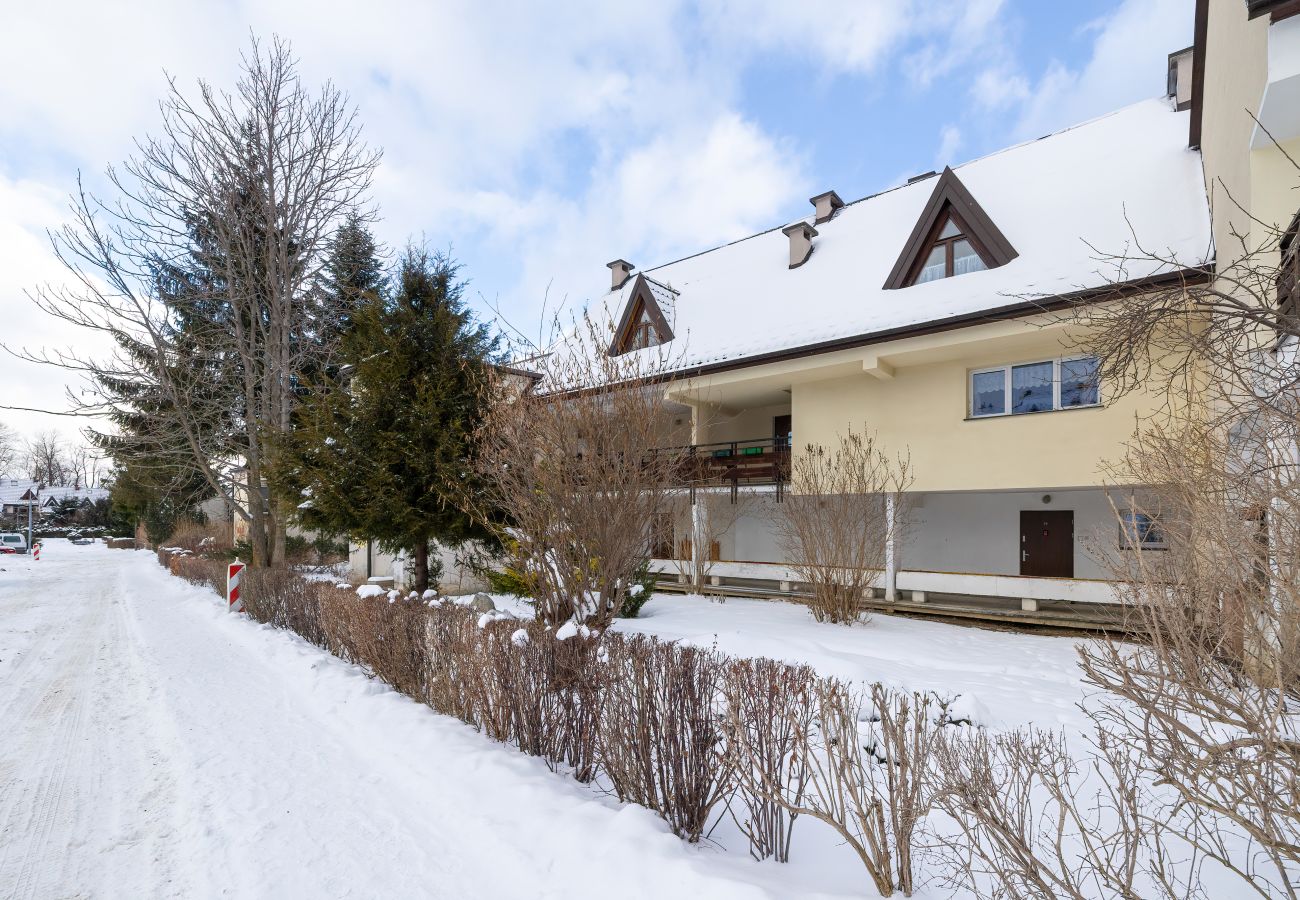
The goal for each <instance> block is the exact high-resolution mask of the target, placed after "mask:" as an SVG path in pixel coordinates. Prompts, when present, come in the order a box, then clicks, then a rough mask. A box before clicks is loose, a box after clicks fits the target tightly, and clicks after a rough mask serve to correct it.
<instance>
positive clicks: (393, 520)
mask: <svg viewBox="0 0 1300 900" xmlns="http://www.w3.org/2000/svg"><path fill="white" fill-rule="evenodd" d="M495 351H496V342H495V340H494V339H493V337H492V336H491V334H490V332H489V330H488V329H487V327H486V326H485V325H483V324H482V323H480V322H478V321H477V320H476V318H475V317H474V315H473V313H472V312H471V311H470V310H469V309H468V308H467V307H466V305H465V301H464V283H463V282H461V281H460V280H459V279H458V266H457V265H456V264H455V263H454V262H452V261H451V260H450V259H448V258H447V257H445V256H442V255H432V254H430V253H428V252H427V251H425V250H424V249H422V248H418V247H411V248H408V249H407V250H406V252H405V253H404V254H403V255H402V258H401V259H400V260H399V262H398V265H397V268H396V271H395V273H394V276H393V279H392V284H391V285H390V286H389V287H388V289H387V291H385V292H384V293H382V294H380V293H377V292H370V293H368V294H366V295H364V296H363V297H361V299H360V302H359V303H358V304H357V305H356V306H355V308H354V310H353V315H352V318H351V321H350V322H349V327H348V330H347V332H346V333H345V334H344V335H343V337H342V342H341V356H342V360H343V362H344V363H345V367H344V369H343V372H342V375H341V377H336V378H333V379H331V380H330V381H329V382H328V383H325V384H322V385H321V386H320V387H319V389H317V390H313V391H312V392H310V393H309V395H308V396H307V397H306V398H305V399H304V402H303V405H302V407H301V408H300V410H299V414H300V418H299V427H298V428H297V429H295V431H294V433H293V435H292V436H291V438H290V439H289V441H288V442H287V444H286V446H285V447H284V450H283V453H282V456H281V465H280V466H279V467H278V469H279V472H280V476H279V477H280V484H281V487H282V489H284V490H293V491H297V492H299V493H301V494H302V495H303V496H304V497H305V498H306V502H305V504H304V506H303V507H302V509H301V516H302V519H303V522H304V524H307V525H310V526H312V527H316V528H319V529H322V530H326V531H332V532H334V533H346V534H349V535H351V536H353V537H355V538H359V539H371V540H374V541H376V542H377V543H378V544H379V545H380V546H381V547H382V548H384V549H386V550H388V551H390V552H392V551H399V550H401V551H405V552H407V553H408V554H409V556H410V559H411V562H412V577H411V582H412V586H413V587H414V588H415V589H417V590H424V589H425V588H426V587H428V585H429V582H430V576H431V574H433V575H434V576H435V577H436V574H437V573H436V572H434V573H431V572H430V566H429V546H430V543H431V542H432V541H437V542H439V543H441V544H443V545H447V546H459V545H461V544H463V543H464V542H465V541H468V540H490V539H491V536H490V534H489V533H488V532H487V531H486V530H484V529H483V528H481V527H480V526H479V525H478V524H476V522H475V520H474V519H472V518H471V517H470V516H468V515H467V514H466V513H465V512H464V511H463V509H462V506H461V504H459V503H458V502H457V501H458V498H459V497H462V496H464V493H463V492H464V491H465V489H466V485H467V484H472V481H473V477H474V476H473V474H472V472H471V467H470V460H471V454H472V452H473V435H474V431H475V429H476V428H477V427H478V424H479V422H480V420H481V415H482V409H483V406H482V404H483V403H484V402H485V394H484V391H483V388H484V385H485V381H486V376H487V372H488V366H489V364H490V361H491V357H492V355H493V354H494V353H495Z"/></svg>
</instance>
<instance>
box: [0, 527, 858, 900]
mask: <svg viewBox="0 0 1300 900" xmlns="http://www.w3.org/2000/svg"><path fill="white" fill-rule="evenodd" d="M810 833H811V832H810ZM800 840H801V838H800V836H798V835H796V838H795V841H796V846H798V843H799V841H800ZM811 843H812V842H810V844H811ZM823 848H824V849H825V851H826V853H829V854H830V857H831V858H830V859H829V860H827V859H826V858H825V854H824V853H822V852H817V853H812V852H810V853H808V854H806V857H807V860H806V862H805V863H804V864H803V865H801V866H798V867H796V866H793V865H791V866H785V867H783V866H778V865H776V864H771V863H768V864H763V865H759V864H756V863H753V862H752V861H750V860H749V859H748V857H747V856H746V854H745V852H744V848H743V846H741V847H738V848H734V852H725V853H724V852H723V851H722V850H721V849H720V848H719V847H717V846H701V847H690V846H688V845H686V844H683V843H682V842H681V841H679V840H678V839H677V838H676V837H674V836H672V835H671V834H670V833H668V831H667V830H666V828H665V826H664V825H663V824H662V823H661V822H660V821H659V820H658V819H657V818H656V817H655V816H654V815H653V814H651V813H650V812H649V811H647V810H644V809H640V808H638V807H635V806H620V805H619V804H617V803H616V802H615V801H613V800H612V799H610V798H608V797H604V796H601V795H600V794H598V793H597V792H595V791H594V790H592V789H591V788H589V787H585V786H583V785H580V784H578V783H577V782H575V781H572V780H571V779H569V778H567V777H565V776H563V775H557V774H555V773H552V772H550V771H549V770H547V769H546V767H545V766H544V765H543V764H542V762H541V761H540V760H537V759H534V758H530V757H527V756H524V755H522V754H520V753H518V752H517V751H515V750H514V749H512V748H509V747H505V746H502V745H499V744H494V743H492V742H491V741H489V740H488V739H487V738H485V737H483V736H482V735H480V734H477V733H476V732H474V731H473V730H471V729H470V728H468V727H467V726H465V725H463V724H461V723H460V722H457V721H455V720H453V719H450V718H447V717H444V716H439V715H437V714H435V713H433V712H432V711H430V710H429V709H427V708H425V707H423V706H420V705H418V704H416V703H414V702H413V701H410V700H408V699H406V698H404V697H401V696H400V695H398V694H396V693H394V692H392V691H390V690H388V689H387V688H385V687H384V686H382V685H380V684H378V683H377V682H375V681H373V680H371V679H369V678H367V677H366V676H365V675H364V673H362V672H361V671H360V670H359V669H357V668H356V667H353V666H349V665H346V664H344V663H342V662H340V661H338V660H336V659H334V658H332V657H330V656H329V655H327V654H325V653H324V652H322V651H320V650H317V649H316V648H314V647H312V646H310V645H308V644H306V643H305V642H303V641H302V640H300V639H298V638H297V637H296V636H294V635H291V634H288V633H285V632H281V631H276V630H274V629H271V628H268V627H262V626H257V625H255V624H253V623H251V622H249V621H248V620H247V619H246V618H245V617H242V616H238V617H237V616H231V615H229V614H227V613H226V612H225V611H224V609H223V608H222V603H221V601H220V599H219V598H217V597H216V596H214V595H213V594H212V593H211V592H210V591H208V590H207V589H206V588H199V587H195V586H192V585H189V584H187V583H185V582H183V581H181V580H180V579H177V578H173V577H172V576H170V575H168V574H167V573H166V571H165V570H163V569H162V568H161V567H159V566H158V564H157V562H156V561H155V559H154V557H153V555H152V554H150V553H146V552H143V551H139V552H134V551H126V550H108V549H107V548H106V547H104V545H102V544H95V545H91V546H86V547H76V546H72V545H70V544H68V543H67V542H66V541H54V540H52V541H49V542H47V543H46V545H45V548H44V551H43V552H42V554H41V559H40V561H39V562H38V561H35V560H33V559H32V558H31V557H13V556H8V557H0V897H5V898H30V897H40V898H44V897H129V898H144V897H187V898H188V897H211V896H224V897H275V898H289V897H363V896H364V897H401V898H408V897H455V898H465V897H485V898H496V897H502V898H505V897H510V898H519V897H564V898H583V897H599V898H601V900H607V898H608V897H610V896H621V897H678V896H694V897H709V898H715V897H717V898H766V897H771V898H776V897H813V896H842V895H845V894H847V893H848V892H850V891H852V892H853V893H860V892H861V890H862V889H863V883H862V880H861V876H860V875H859V874H858V872H857V870H856V868H855V865H854V863H853V861H852V859H851V858H850V857H851V854H850V853H849V852H847V849H846V848H844V847H836V846H833V844H831V843H828V842H817V848H816V849H817V850H818V851H821V850H822V849H823ZM809 849H810V850H812V849H813V848H812V847H811V846H810V848H809Z"/></svg>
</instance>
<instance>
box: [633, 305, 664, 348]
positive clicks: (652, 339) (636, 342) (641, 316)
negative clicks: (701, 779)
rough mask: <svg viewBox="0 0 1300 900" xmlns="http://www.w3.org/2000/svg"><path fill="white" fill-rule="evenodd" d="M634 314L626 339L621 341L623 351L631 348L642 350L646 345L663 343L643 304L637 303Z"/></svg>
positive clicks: (651, 345)
mask: <svg viewBox="0 0 1300 900" xmlns="http://www.w3.org/2000/svg"><path fill="white" fill-rule="evenodd" d="M637 310H638V315H636V316H635V317H634V318H633V320H632V322H631V324H630V326H629V328H628V333H627V340H626V341H624V342H623V352H624V353H627V352H628V351H631V350H644V349H645V348H646V347H658V346H659V345H660V344H662V343H663V339H662V338H660V337H659V330H658V329H657V328H655V323H654V321H653V320H652V319H651V318H650V313H648V312H646V308H645V304H643V303H642V304H639V305H638V307H637Z"/></svg>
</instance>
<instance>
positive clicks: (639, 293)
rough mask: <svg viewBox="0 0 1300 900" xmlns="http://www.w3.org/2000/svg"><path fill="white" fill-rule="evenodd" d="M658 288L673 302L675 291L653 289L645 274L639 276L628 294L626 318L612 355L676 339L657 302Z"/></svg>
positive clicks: (619, 327) (618, 330)
mask: <svg viewBox="0 0 1300 900" xmlns="http://www.w3.org/2000/svg"><path fill="white" fill-rule="evenodd" d="M655 289H658V290H660V291H661V293H662V294H663V295H664V296H665V297H666V298H668V299H671V297H672V295H673V293H674V292H673V291H672V289H671V288H668V287H664V286H662V285H656V288H652V287H651V284H650V281H649V280H648V279H647V278H646V277H645V275H638V276H636V280H635V281H634V282H633V283H632V289H631V290H630V291H629V292H628V300H627V304H626V305H625V306H624V307H623V316H622V318H621V319H620V320H619V323H618V325H616V326H615V328H614V340H613V342H612V343H611V344H610V347H609V355H610V356H618V355H619V354H620V353H631V352H632V351H634V350H645V349H646V348H647V347H658V346H659V345H660V344H666V343H668V342H669V341H671V340H672V339H673V330H672V328H671V327H670V326H669V325H668V318H667V317H666V316H665V315H664V311H663V307H661V306H660V305H659V301H658V300H656V299H655Z"/></svg>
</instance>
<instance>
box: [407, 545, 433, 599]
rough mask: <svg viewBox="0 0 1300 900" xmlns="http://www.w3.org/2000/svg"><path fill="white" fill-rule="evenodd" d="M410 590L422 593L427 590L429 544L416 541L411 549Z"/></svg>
mask: <svg viewBox="0 0 1300 900" xmlns="http://www.w3.org/2000/svg"><path fill="white" fill-rule="evenodd" d="M411 589H412V590H415V591H419V592H420V593H424V592H425V591H427V590H428V589H429V542H428V541H427V540H420V541H417V542H416V544H415V546H414V547H412V548H411Z"/></svg>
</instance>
